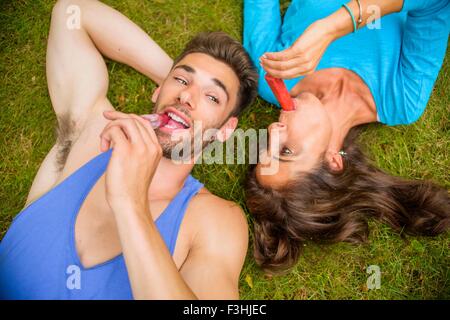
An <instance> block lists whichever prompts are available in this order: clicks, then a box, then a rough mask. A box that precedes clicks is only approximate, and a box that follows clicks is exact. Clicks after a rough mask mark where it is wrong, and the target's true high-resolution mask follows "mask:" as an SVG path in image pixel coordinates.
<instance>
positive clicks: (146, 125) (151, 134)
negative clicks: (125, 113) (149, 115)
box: [130, 114, 159, 145]
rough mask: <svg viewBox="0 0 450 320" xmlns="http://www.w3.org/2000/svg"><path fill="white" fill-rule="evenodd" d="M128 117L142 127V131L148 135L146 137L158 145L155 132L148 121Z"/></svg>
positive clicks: (133, 116)
mask: <svg viewBox="0 0 450 320" xmlns="http://www.w3.org/2000/svg"><path fill="white" fill-rule="evenodd" d="M130 117H132V118H133V119H135V120H136V121H137V122H138V123H139V124H141V125H142V126H143V129H145V132H146V133H147V134H148V137H149V138H150V139H151V141H152V142H153V143H155V144H158V145H159V141H158V137H157V136H156V133H155V130H154V129H153V127H152V126H151V124H150V122H149V121H148V120H146V119H144V118H143V117H141V116H138V115H135V114H130Z"/></svg>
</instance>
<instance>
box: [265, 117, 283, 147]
mask: <svg viewBox="0 0 450 320" xmlns="http://www.w3.org/2000/svg"><path fill="white" fill-rule="evenodd" d="M285 130H286V125H285V124H284V123H281V122H274V123H272V124H270V125H269V145H268V151H269V153H270V154H276V153H277V150H279V148H280V145H281V143H282V141H281V140H282V139H283V137H284V134H283V132H284V131H285Z"/></svg>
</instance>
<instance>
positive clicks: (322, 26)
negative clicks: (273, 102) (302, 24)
mask: <svg viewBox="0 0 450 320" xmlns="http://www.w3.org/2000/svg"><path fill="white" fill-rule="evenodd" d="M334 39H335V34H334V32H333V30H332V28H331V27H330V25H329V24H328V23H326V22H325V20H317V21H316V22H314V23H312V24H311V25H310V26H309V27H308V28H307V29H306V30H305V31H304V32H303V33H302V35H301V36H300V37H299V38H298V39H297V40H296V41H295V42H294V44H293V45H292V46H291V47H290V48H288V49H286V50H283V51H280V52H273V53H269V52H267V53H265V54H264V55H263V56H262V57H261V58H260V62H261V65H262V67H263V68H264V70H266V71H267V73H268V74H270V75H271V76H273V77H276V78H281V79H292V78H296V77H299V76H304V75H307V74H310V73H312V72H314V70H315V69H316V67H317V65H318V64H319V61H320V59H321V58H322V55H323V53H324V52H325V50H326V49H327V47H328V45H329V44H330V43H331V42H332V41H333V40H334Z"/></svg>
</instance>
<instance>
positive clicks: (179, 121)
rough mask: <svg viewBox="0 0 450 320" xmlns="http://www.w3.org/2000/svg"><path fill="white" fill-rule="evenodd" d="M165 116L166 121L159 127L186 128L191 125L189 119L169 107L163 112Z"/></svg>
mask: <svg viewBox="0 0 450 320" xmlns="http://www.w3.org/2000/svg"><path fill="white" fill-rule="evenodd" d="M164 115H166V116H167V118H166V119H167V121H166V123H165V124H163V125H162V126H161V128H167V129H188V128H190V127H191V125H190V120H189V119H187V117H186V116H184V115H183V114H181V113H180V112H179V111H177V110H175V109H172V108H170V109H169V110H167V111H165V112H164Z"/></svg>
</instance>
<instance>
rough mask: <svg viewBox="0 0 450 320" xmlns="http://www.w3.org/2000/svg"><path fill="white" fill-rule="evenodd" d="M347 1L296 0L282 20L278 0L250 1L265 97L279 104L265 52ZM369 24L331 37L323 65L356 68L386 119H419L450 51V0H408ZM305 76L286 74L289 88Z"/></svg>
mask: <svg viewBox="0 0 450 320" xmlns="http://www.w3.org/2000/svg"><path fill="white" fill-rule="evenodd" d="M346 2H347V1H342V0H293V1H292V2H291V4H290V6H289V8H288V10H287V12H286V14H285V16H284V20H282V18H281V14H280V7H279V1H278V0H245V1H244V47H245V48H246V49H247V50H248V52H249V53H250V56H251V57H252V59H253V61H254V62H255V64H256V65H257V66H258V70H259V76H260V84H259V88H258V90H259V94H260V95H261V97H262V98H264V99H265V100H267V101H268V102H270V103H272V104H276V105H278V102H277V101H276V99H275V97H274V95H273V94H272V92H271V91H270V88H269V86H268V85H267V82H266V81H265V80H264V74H265V72H264V70H263V69H262V68H261V66H259V57H260V56H261V55H262V54H263V53H265V52H276V51H281V50H284V49H287V48H289V47H290V46H291V45H292V44H293V43H294V41H295V40H296V39H297V38H298V37H299V36H300V35H301V34H302V33H303V31H304V30H305V29H306V28H307V27H308V26H309V25H310V24H311V23H313V22H314V21H316V20H318V19H322V18H325V17H326V16H328V15H330V14H331V13H333V12H335V11H336V10H338V9H340V8H341V7H342V4H343V3H346ZM354 14H355V15H357V13H354ZM349 21H350V16H349ZM369 25H370V26H365V27H364V28H361V29H359V30H357V31H356V33H350V34H348V35H346V36H344V37H342V38H339V39H337V40H336V41H334V42H333V43H331V44H330V46H329V47H328V48H327V50H326V51H325V53H324V55H323V57H322V59H321V60H320V63H319V65H318V67H317V70H320V69H325V68H333V67H340V68H345V69H348V70H352V71H354V72H355V73H356V74H358V75H359V76H360V77H361V78H362V80H363V81H364V82H365V83H366V84H367V86H368V87H369V89H370V91H371V92H372V95H373V98H374V100H375V104H376V108H377V114H378V118H379V121H380V122H382V123H385V124H388V125H397V124H408V123H411V122H414V121H416V120H417V119H418V118H419V117H420V116H421V115H422V113H423V111H424V109H425V107H426V105H427V102H428V99H429V97H430V94H431V91H432V89H433V85H434V82H435V81H436V78H437V75H438V73H439V69H440V68H441V66H442V62H443V59H444V56H445V51H446V48H447V41H448V36H449V30H450V0H416V1H415V0H405V1H404V3H403V8H402V10H401V11H400V12H398V13H392V14H389V15H386V16H384V17H382V18H381V19H379V20H378V21H375V22H373V23H370V24H369ZM370 27H373V28H372V29H370ZM377 27H379V28H377ZM301 78H302V77H300V78H295V79H290V80H286V81H285V83H286V86H287V87H288V89H289V90H290V89H291V88H292V87H293V86H294V85H295V84H296V83H297V82H298V81H299V80H300V79H301Z"/></svg>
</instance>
